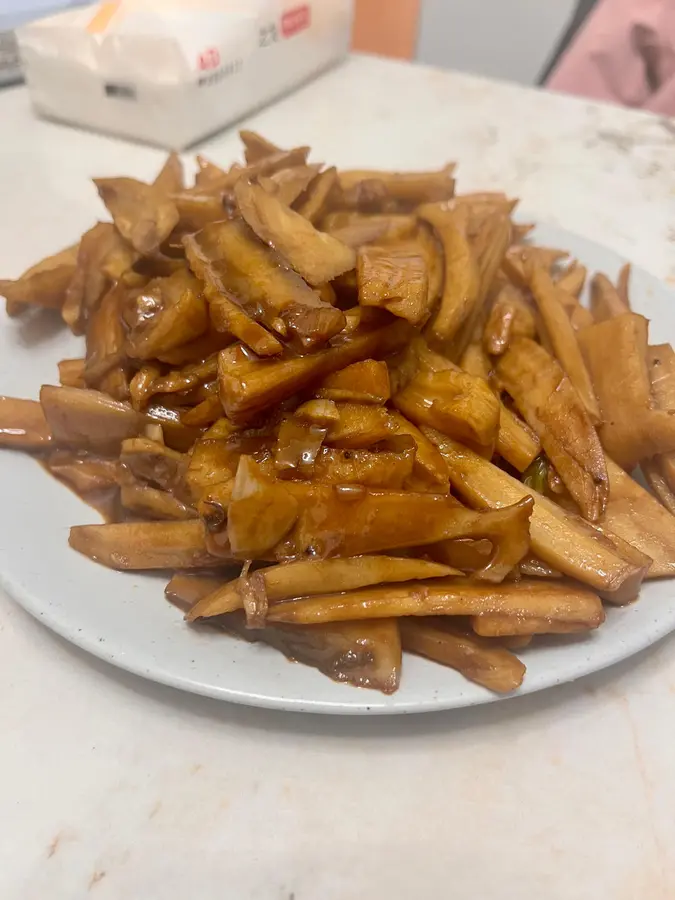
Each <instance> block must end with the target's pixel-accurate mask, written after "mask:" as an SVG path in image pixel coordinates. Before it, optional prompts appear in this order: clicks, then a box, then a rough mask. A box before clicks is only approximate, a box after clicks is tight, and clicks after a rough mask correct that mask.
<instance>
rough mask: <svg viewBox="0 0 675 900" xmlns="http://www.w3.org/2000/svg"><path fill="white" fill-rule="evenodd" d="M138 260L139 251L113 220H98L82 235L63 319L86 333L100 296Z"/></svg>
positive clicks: (78, 331) (67, 323) (77, 330)
mask: <svg viewBox="0 0 675 900" xmlns="http://www.w3.org/2000/svg"><path fill="white" fill-rule="evenodd" d="M137 260H138V253H137V252H136V251H135V250H134V249H133V248H132V247H130V246H129V244H128V243H127V242H126V241H125V240H124V238H123V237H122V236H121V235H120V233H119V231H118V230H117V229H116V228H115V226H114V225H113V224H111V223H110V222H97V223H96V225H94V227H93V228H90V229H89V231H87V232H86V234H83V235H82V239H81V241H80V246H79V249H78V251H77V265H76V269H75V274H74V275H73V277H72V279H71V280H70V282H69V284H68V289H67V290H66V296H65V299H64V301H63V306H62V307H61V316H62V318H63V321H64V322H65V323H66V325H67V326H68V327H69V328H70V330H71V331H72V332H73V333H74V334H82V333H83V331H84V326H85V323H86V321H87V319H88V318H89V316H90V314H91V312H92V310H94V309H96V307H97V306H98V303H99V301H100V299H101V297H103V295H104V294H105V293H106V291H107V290H109V288H110V287H111V286H112V284H114V282H115V281H118V280H119V279H120V278H122V276H123V275H124V274H125V273H127V272H128V271H129V269H130V268H131V266H132V265H133V264H134V263H135V262H136V261H137Z"/></svg>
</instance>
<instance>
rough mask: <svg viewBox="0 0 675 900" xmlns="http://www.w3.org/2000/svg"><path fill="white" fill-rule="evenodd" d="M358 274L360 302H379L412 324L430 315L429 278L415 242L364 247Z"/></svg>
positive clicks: (364, 304)
mask: <svg viewBox="0 0 675 900" xmlns="http://www.w3.org/2000/svg"><path fill="white" fill-rule="evenodd" d="M357 277H358V286H359V303H360V305H361V306H377V307H381V308H382V309H386V310H387V311H388V312H390V313H391V314H392V315H394V316H400V318H402V319H406V320H407V321H408V322H410V323H411V324H412V325H421V324H422V323H423V322H425V321H426V319H427V318H428V316H429V313H430V311H431V307H430V304H429V279H428V273H427V265H426V261H425V259H424V256H423V255H422V250H421V248H420V247H419V246H418V245H415V244H414V243H412V242H409V243H406V244H392V245H390V246H387V245H385V246H373V245H371V246H366V247H361V249H360V250H359V253H358V262H357Z"/></svg>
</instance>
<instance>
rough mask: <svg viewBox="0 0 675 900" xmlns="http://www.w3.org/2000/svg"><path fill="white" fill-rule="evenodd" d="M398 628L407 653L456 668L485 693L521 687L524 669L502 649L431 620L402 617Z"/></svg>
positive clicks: (502, 691) (504, 691)
mask: <svg viewBox="0 0 675 900" xmlns="http://www.w3.org/2000/svg"><path fill="white" fill-rule="evenodd" d="M399 628H400V630H401V642H402V645H403V649H404V650H406V651H407V652H408V653H415V654H417V655H418V656H424V657H426V658H427V659H432V660H433V661H434V662H438V663H441V665H444V666H449V667H450V668H451V669H456V670H457V671H458V672H460V673H461V674H462V675H464V677H465V678H468V679H469V681H474V682H475V683H476V684H480V685H482V686H483V687H485V688H488V690H491V691H495V693H498V694H508V693H509V692H510V691H514V690H516V688H518V687H520V685H521V684H522V681H523V677H524V675H525V666H524V665H523V663H522V662H521V661H520V660H519V659H518V657H516V656H514V655H513V653H510V652H509V651H508V650H506V649H505V648H503V647H495V646H494V644H491V643H490V642H489V641H486V640H482V639H481V638H479V637H472V636H471V635H468V634H464V633H463V632H461V631H457V630H450V629H448V628H446V627H441V626H439V625H437V624H436V619H434V618H431V620H427V619H413V618H402V619H400V621H399Z"/></svg>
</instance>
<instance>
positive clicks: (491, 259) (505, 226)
mask: <svg viewBox="0 0 675 900" xmlns="http://www.w3.org/2000/svg"><path fill="white" fill-rule="evenodd" d="M510 243H511V220H510V218H509V216H508V214H507V213H504V212H501V211H496V212H494V213H492V214H491V215H490V216H489V217H488V218H487V219H486V220H485V223H484V224H483V225H482V226H481V228H480V231H479V232H478V234H477V235H476V238H475V241H474V244H473V252H474V254H475V256H476V260H477V263H478V296H477V298H476V302H475V303H474V304H473V306H472V308H471V311H470V313H469V315H468V317H467V319H466V322H465V323H464V325H463V326H462V329H461V331H460V332H459V333H458V334H457V336H456V337H455V339H454V341H453V345H452V353H453V358H454V359H461V358H462V354H463V353H464V351H465V349H466V348H467V347H468V345H469V344H470V343H471V342H472V341H474V340H476V339H478V337H479V336H480V334H481V333H482V330H483V328H482V325H483V321H484V319H485V316H486V309H485V304H486V302H487V300H488V297H489V296H490V292H491V290H492V286H493V283H494V280H495V276H496V275H497V273H498V271H499V267H500V266H501V264H502V261H503V259H504V254H505V253H506V251H507V249H508V247H509V244H510Z"/></svg>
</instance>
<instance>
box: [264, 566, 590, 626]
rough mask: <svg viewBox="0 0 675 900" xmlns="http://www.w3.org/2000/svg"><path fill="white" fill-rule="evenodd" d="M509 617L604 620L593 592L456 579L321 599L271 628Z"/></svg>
mask: <svg viewBox="0 0 675 900" xmlns="http://www.w3.org/2000/svg"><path fill="white" fill-rule="evenodd" d="M493 614H500V615H508V616H524V617H533V618H553V619H560V620H563V621H564V620H566V619H568V620H569V619H571V620H573V621H575V622H576V621H579V619H580V618H581V617H584V618H585V619H586V621H587V622H588V623H589V627H590V628H595V627H597V626H598V625H600V624H601V623H602V622H603V621H604V618H605V613H604V610H603V607H602V602H601V601H600V599H599V598H598V596H597V595H596V594H594V593H592V592H591V591H585V590H582V589H578V590H577V591H576V592H575V593H574V594H570V591H569V589H568V586H567V585H564V584H563V585H554V584H550V583H548V582H542V581H537V580H533V581H529V580H527V579H523V581H521V582H519V583H517V584H516V583H514V582H505V583H504V584H486V583H484V582H483V583H481V584H477V583H475V582H472V581H464V580H462V579H458V578H452V579H445V578H435V579H433V580H431V581H424V582H420V581H413V582H408V583H406V584H399V585H388V586H387V587H376V588H363V589H361V590H356V591H350V592H347V593H342V594H321V595H318V596H315V597H308V598H306V599H303V600H291V601H289V602H287V603H279V604H277V605H276V606H273V607H271V608H270V610H269V613H268V616H269V619H270V621H273V622H293V623H297V624H303V625H311V624H315V623H319V622H340V621H345V620H351V619H371V618H374V619H377V618H382V617H383V616H386V617H398V616H481V615H493Z"/></svg>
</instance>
